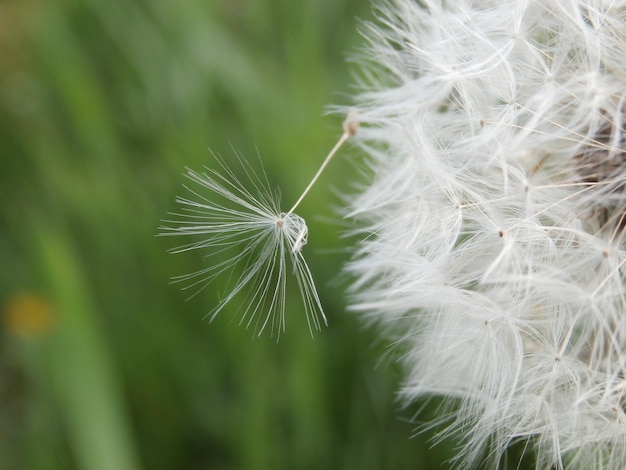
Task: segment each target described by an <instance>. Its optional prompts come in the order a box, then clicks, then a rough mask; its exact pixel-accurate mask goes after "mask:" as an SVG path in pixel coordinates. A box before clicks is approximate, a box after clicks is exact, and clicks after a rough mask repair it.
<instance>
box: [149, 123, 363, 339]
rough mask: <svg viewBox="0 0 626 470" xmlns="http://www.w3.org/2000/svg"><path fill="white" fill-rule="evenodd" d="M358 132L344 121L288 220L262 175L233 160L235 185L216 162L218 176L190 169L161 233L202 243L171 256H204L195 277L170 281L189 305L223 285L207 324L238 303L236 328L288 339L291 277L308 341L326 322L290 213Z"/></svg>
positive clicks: (300, 222)
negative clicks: (221, 281)
mask: <svg viewBox="0 0 626 470" xmlns="http://www.w3.org/2000/svg"><path fill="white" fill-rule="evenodd" d="M355 126H356V124H355V123H354V122H353V121H352V118H351V116H348V118H347V119H346V122H345V124H344V133H343V135H342V136H341V137H340V138H339V140H338V142H337V143H336V144H335V146H334V147H333V149H332V150H331V151H330V153H329V154H328V156H327V157H326V158H325V160H324V161H323V163H322V165H321V166H320V168H319V170H318V171H317V173H316V174H315V176H314V177H313V179H312V180H311V182H310V183H309V185H308V186H307V187H306V189H305V190H304V192H303V193H302V195H301V196H300V197H299V198H298V199H297V201H296V203H295V204H294V205H293V206H292V207H291V209H289V211H287V212H282V211H281V210H280V197H279V193H278V192H277V191H272V190H271V189H270V185H269V182H268V180H267V175H266V174H265V173H264V172H262V173H261V174H258V173H256V172H255V171H254V169H253V167H252V166H251V165H250V164H249V163H248V162H246V161H245V159H244V158H243V157H242V156H240V155H237V161H238V170H240V172H241V174H242V175H243V176H242V177H241V178H238V177H237V175H236V174H235V171H234V169H233V168H230V167H229V166H227V165H226V163H225V162H224V161H223V159H221V158H220V157H219V156H218V155H214V157H215V160H216V161H217V163H218V166H219V168H218V169H212V168H205V170H204V171H203V172H201V173H198V172H196V171H194V170H191V169H188V170H187V173H186V176H187V178H189V180H190V181H191V182H192V183H193V184H190V185H185V186H184V187H185V189H186V190H187V192H188V193H189V196H187V197H177V198H176V201H177V202H178V203H179V204H180V206H181V209H180V212H177V213H173V214H171V215H172V216H173V218H172V219H171V220H166V221H164V223H165V224H167V225H164V226H162V227H160V230H161V235H164V236H180V235H183V236H202V239H201V240H199V241H193V242H190V243H188V244H185V245H182V246H180V247H178V248H175V249H173V250H171V252H173V253H181V252H185V251H190V250H201V251H202V252H203V253H206V255H205V259H206V262H207V263H208V266H207V267H206V268H204V269H201V270H199V271H197V272H194V273H191V274H186V275H183V276H178V277H176V278H174V280H175V281H177V282H184V283H186V286H185V287H184V289H189V290H192V291H193V294H192V297H193V296H194V295H196V294H197V293H198V292H200V291H202V290H203V289H205V288H206V287H207V286H208V285H209V284H211V283H212V282H213V281H214V280H215V279H216V278H218V277H222V276H223V277H224V278H225V279H227V280H228V284H229V291H228V294H226V296H225V297H223V298H222V299H221V300H220V301H219V303H218V304H217V306H216V307H215V308H213V310H211V311H210V312H209V313H208V314H207V315H206V317H208V318H209V319H210V320H213V319H214V318H215V317H216V316H217V315H218V314H219V313H220V312H221V311H222V310H223V309H224V307H225V306H226V305H227V304H228V303H230V302H231V301H232V300H234V299H235V298H236V297H243V299H244V301H243V304H242V307H241V311H242V316H241V320H240V324H242V325H245V327H246V328H248V327H250V326H252V325H254V327H255V329H256V331H257V332H258V335H260V334H261V333H262V332H263V331H265V330H266V329H267V328H268V327H269V328H270V329H271V331H272V334H274V333H276V334H277V335H280V333H281V332H284V331H285V300H286V295H287V277H288V271H289V270H291V271H292V273H293V276H294V277H295V279H296V282H297V284H298V288H299V290H300V294H301V297H302V302H303V307H304V312H305V315H306V318H307V323H308V326H309V330H310V332H311V335H313V330H314V329H315V330H320V328H321V324H322V323H323V324H324V325H327V319H326V316H325V315H324V310H323V308H322V304H321V302H320V299H319V296H318V293H317V289H316V287H315V282H314V280H313V276H312V274H311V271H310V270H309V267H308V265H307V263H306V260H305V258H304V256H303V254H302V250H303V247H304V246H305V245H306V243H307V236H308V227H307V225H306V221H305V220H304V219H303V218H302V217H300V216H299V215H297V214H296V213H295V210H296V209H297V207H298V205H299V204H300V202H302V200H303V199H304V197H305V196H306V194H307V193H308V192H309V191H310V189H311V188H312V187H313V185H314V184H315V182H316V181H317V179H318V178H319V176H320V175H321V173H322V171H323V170H324V169H325V168H326V166H327V165H328V163H329V162H330V160H331V159H332V158H333V156H334V155H335V154H336V153H337V151H338V150H339V148H340V147H341V146H342V145H343V144H344V143H345V142H346V140H348V138H349V137H350V136H352V135H353V134H354V132H355V130H356V127H355Z"/></svg>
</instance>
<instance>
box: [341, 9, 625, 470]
mask: <svg viewBox="0 0 626 470" xmlns="http://www.w3.org/2000/svg"><path fill="white" fill-rule="evenodd" d="M378 18H379V19H378V23H377V24H374V25H367V26H366V28H365V35H366V37H367V39H368V46H367V51H366V54H367V56H368V58H369V61H368V62H367V63H366V64H365V67H364V68H363V71H362V74H361V79H360V86H361V89H362V92H361V93H360V94H359V95H358V96H357V97H356V100H355V102H356V103H355V105H356V107H357V108H358V109H359V123H360V127H359V132H358V135H357V136H356V137H355V139H356V140H355V144H356V145H358V146H360V147H361V148H362V150H363V151H364V153H365V154H366V155H367V158H368V161H367V166H368V168H369V169H370V170H371V172H370V174H371V176H370V179H369V181H367V183H366V184H364V185H363V187H362V189H361V191H359V193H358V194H356V195H355V197H354V200H353V201H352V204H351V207H350V211H349V215H350V216H351V217H353V218H354V219H356V220H357V221H359V222H360V223H361V224H362V227H363V229H362V231H363V234H364V237H363V242H362V243H361V244H360V245H359V246H358V247H357V248H356V251H355V256H354V259H353V261H352V262H351V263H350V264H349V266H348V268H347V269H348V271H349V272H350V273H352V274H353V275H354V278H355V281H354V283H353V293H354V301H353V308H354V309H355V310H356V311H359V312H362V313H363V315H364V316H365V318H366V319H367V321H368V322H370V323H371V324H373V325H376V326H377V327H378V328H379V329H380V331H381V332H382V333H383V334H384V335H386V336H387V337H388V338H390V340H392V341H393V342H394V344H396V345H397V348H398V349H399V351H400V352H399V354H400V356H401V358H402V361H403V363H404V366H405V377H404V383H403V385H402V388H401V397H402V398H403V399H404V401H405V403H407V404H410V403H413V402H416V401H418V400H420V399H422V398H425V397H431V396H441V397H443V398H444V400H445V403H446V404H447V405H448V406H447V408H446V409H447V410H448V413H447V414H445V415H442V416H441V419H440V421H439V422H438V423H433V425H436V424H439V425H442V424H445V428H444V430H443V431H442V433H441V434H440V436H446V435H456V436H458V437H459V438H460V439H461V442H462V447H461V448H460V451H459V454H458V456H457V457H456V459H455V464H456V465H457V466H459V467H462V468H473V467H474V466H476V465H477V464H479V463H481V462H482V463H487V464H489V465H488V466H490V467H494V468H495V467H497V465H498V464H499V463H500V462H501V460H502V458H503V455H504V454H505V452H506V449H507V448H508V446H509V445H510V444H511V443H512V442H515V441H517V440H525V441H527V445H526V449H527V450H528V451H529V452H530V451H531V450H532V451H533V452H534V454H535V459H536V462H537V468H565V467H567V468H581V469H583V468H591V467H594V468H610V469H621V468H624V467H626V420H624V414H625V413H624V410H625V409H626V395H625V394H626V382H625V380H626V379H625V377H626V315H625V313H626V295H625V287H624V269H625V265H626V235H625V233H624V232H625V230H624V229H625V227H626V222H625V220H626V215H625V213H626V144H625V141H626V137H625V136H626V126H625V125H624V116H625V114H626V113H625V111H624V110H625V109H626V107H625V101H626V90H625V88H624V83H626V62H625V61H624V57H626V46H625V44H626V4H625V3H624V2H608V1H606V2H605V1H599V0H575V1H569V0H547V1H545V2H538V1H535V0H524V1H517V0H516V1H513V0H500V1H483V2H473V1H469V0H468V1H458V2H448V1H444V0H432V1H431V0H429V1H425V2H416V1H409V0H393V1H388V2H383V3H382V6H381V8H380V10H379V11H378Z"/></svg>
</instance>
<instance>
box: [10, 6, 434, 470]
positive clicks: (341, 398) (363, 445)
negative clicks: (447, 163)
mask: <svg viewBox="0 0 626 470" xmlns="http://www.w3.org/2000/svg"><path fill="white" fill-rule="evenodd" d="M371 15H372V14H371V12H370V11H369V4H368V2H367V1H366V0H306V1H305V0H303V1H293V0H209V1H201V0H181V1H172V0H133V1H127V0H47V1H44V0H14V1H12V0H0V54H1V56H0V57H1V61H0V162H1V167H0V196H1V197H2V202H1V205H0V260H1V262H2V269H0V302H1V304H2V305H1V308H2V330H1V338H0V340H1V343H0V469H73V468H76V469H103V470H104V469H116V470H117V469H119V470H125V469H140V468H142V469H295V468H297V469H322V468H333V469H364V470H365V469H381V468H394V469H402V468H418V469H419V468H435V467H437V466H438V465H439V462H441V461H443V460H444V459H445V458H446V456H445V455H443V454H441V450H440V449H438V448H436V449H435V450H432V449H428V445H427V444H426V443H425V442H424V439H423V438H421V437H420V438H413V439H411V438H410V437H411V435H412V434H413V431H414V425H413V424H410V423H409V422H407V421H406V420H405V418H410V413H411V412H410V411H407V410H400V409H399V408H398V405H397V403H396V402H395V399H394V390H395V389H396V387H397V386H398V382H399V380H400V376H399V373H398V371H397V370H396V368H395V366H394V365H393V363H391V361H388V360H384V359H383V358H384V356H385V353H386V346H387V345H386V344H385V343H384V342H381V341H377V335H376V333H375V332H372V331H368V330H367V329H364V328H363V327H362V325H361V322H360V321H359V319H358V318H356V317H355V316H354V315H353V314H350V313H347V312H346V309H345V305H346V304H345V303H346V299H345V296H344V295H345V290H346V285H347V281H346V280H344V279H342V277H341V275H340V273H341V268H342V263H343V262H344V261H345V260H346V259H347V257H348V255H347V254H346V246H347V245H348V244H349V241H346V240H345V239H343V238H341V236H342V234H343V231H344V229H345V227H343V226H342V223H341V221H340V220H338V217H337V216H336V210H335V208H336V207H337V206H338V205H340V204H341V198H340V197H339V196H337V192H348V191H349V190H350V186H349V181H350V180H352V179H353V175H355V173H356V170H355V163H354V162H351V160H353V159H358V158H359V157H358V153H357V152H356V151H355V150H354V149H349V148H348V149H347V150H346V149H344V150H343V151H342V152H341V154H340V156H339V157H338V158H337V159H336V160H335V161H333V162H332V164H331V166H330V167H329V170H328V172H327V173H326V174H325V175H324V177H323V178H322V180H321V181H320V183H318V185H317V186H316V187H315V189H314V190H313V192H312V193H311V195H310V196H309V198H308V199H307V200H305V201H304V203H303V204H302V205H301V207H300V209H299V211H298V212H299V213H300V214H301V215H303V216H304V217H306V218H307V220H308V222H309V230H310V240H309V244H308V245H307V247H306V255H307V259H308V261H309V264H310V267H311V270H312V272H313V274H314V276H315V278H316V279H317V283H318V288H319V291H320V295H321V297H322V302H323V304H324V306H325V309H326V313H327V316H328V318H329V323H330V326H329V327H328V328H324V329H323V331H321V332H319V333H317V334H316V336H315V339H311V338H310V335H309V331H308V329H307V326H306V322H305V319H304V315H303V314H302V311H301V308H300V303H299V302H298V299H297V292H290V295H291V296H292V297H291V298H290V300H289V302H288V312H287V331H286V334H283V335H282V336H281V339H280V341H279V342H278V343H277V342H276V338H271V337H270V336H269V335H264V336H262V337H260V338H255V337H254V334H253V333H254V332H253V331H252V330H245V329H243V328H241V327H240V326H238V325H237V318H236V312H234V311H231V312H229V311H224V312H222V313H221V314H220V316H219V317H218V319H217V320H216V321H215V322H213V323H210V324H209V323H208V322H207V321H203V320H202V317H203V316H204V315H205V314H206V313H207V312H209V311H210V310H211V308H212V307H213V306H214V305H215V303H216V300H217V292H218V291H219V285H217V284H216V285H215V286H212V288H210V289H207V290H205V291H203V292H202V293H201V294H200V295H198V296H196V297H194V298H193V299H191V300H189V301H186V298H187V296H188V294H186V293H184V292H181V291H180V286H178V285H172V284H170V282H169V279H170V277H171V276H174V275H177V274H184V273H188V272H191V271H194V270H197V269H199V268H200V267H201V266H202V262H203V260H202V257H201V256H200V255H199V254H198V253H186V254H180V255H171V254H167V253H166V251H167V249H169V248H172V247H173V246H175V245H176V243H177V242H178V241H182V240H174V239H171V238H159V237H155V234H156V233H157V232H158V229H157V227H158V226H159V224H160V219H162V218H165V217H166V214H167V212H168V211H172V210H175V209H176V205H175V203H174V198H175V196H176V195H177V194H180V193H181V185H182V183H183V182H184V178H183V176H182V173H183V171H184V167H185V166H189V167H191V168H194V169H201V167H202V165H203V164H211V157H210V153H209V149H211V150H212V151H215V152H216V153H220V154H221V155H222V156H223V157H224V158H226V159H228V158H232V148H235V149H237V150H238V151H240V152H241V153H242V154H243V155H246V156H254V157H255V158H256V155H257V151H258V153H260V154H261V156H262V158H263V162H264V165H265V168H266V170H267V173H268V178H269V180H270V181H271V182H272V183H274V184H275V185H276V186H278V187H280V188H281V191H282V194H283V201H284V202H285V203H286V204H289V203H290V202H292V201H293V200H294V199H295V198H296V197H297V196H298V195H299V192H300V191H301V190H302V189H303V188H304V186H305V185H306V183H307V182H308V180H309V178H310V177H311V176H312V175H313V173H314V172H315V170H316V169H317V166H318V165H319V163H320V162H321V161H322V159H323V158H324V156H325V155H326V152H327V151H328V150H329V149H330V147H331V146H332V145H333V144H334V142H335V139H336V138H337V137H338V136H339V135H340V134H341V118H340V117H336V116H330V117H329V116H324V110H325V107H326V106H327V105H329V104H333V103H348V102H349V99H348V98H347V97H346V95H347V94H348V93H349V92H350V91H351V85H350V84H351V79H350V71H351V67H352V66H351V65H350V64H348V63H347V62H346V57H347V56H349V55H351V54H352V53H353V52H354V51H355V50H356V49H357V47H359V45H360V44H361V43H362V39H361V38H360V36H359V35H358V33H357V18H361V19H367V18H370V17H371ZM356 166H358V163H357V164H356ZM292 286H293V283H292ZM296 290H297V289H296ZM381 364H382V365H381Z"/></svg>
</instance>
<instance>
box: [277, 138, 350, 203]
mask: <svg viewBox="0 0 626 470" xmlns="http://www.w3.org/2000/svg"><path fill="white" fill-rule="evenodd" d="M353 135H354V132H351V131H350V130H348V129H346V130H345V131H344V133H343V135H342V136H341V137H340V138H339V140H338V141H337V143H336V144H335V146H334V147H333V149H332V150H331V151H330V153H329V154H328V155H327V156H326V158H325V159H324V162H323V163H322V165H321V166H320V167H319V170H317V173H315V176H314V177H313V179H312V180H311V182H310V183H309V185H308V186H307V187H306V189H305V190H304V192H303V193H302V194H301V195H300V197H299V198H298V200H297V201H296V203H295V204H294V205H293V207H292V208H291V209H289V211H288V212H287V215H289V214H291V213H292V212H293V211H295V210H296V207H298V205H299V204H300V202H302V199H304V196H306V195H307V193H308V192H309V190H310V189H311V188H312V187H313V185H314V184H315V182H316V181H317V179H318V178H319V177H320V175H321V174H322V171H324V168H326V166H327V165H328V162H330V160H331V159H332V158H333V156H334V155H335V154H336V153H337V150H339V149H340V148H341V146H342V145H343V144H344V143H345V141H346V140H348V139H349V138H350V137H351V136H353Z"/></svg>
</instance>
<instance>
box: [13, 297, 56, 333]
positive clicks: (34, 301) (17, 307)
mask: <svg viewBox="0 0 626 470" xmlns="http://www.w3.org/2000/svg"><path fill="white" fill-rule="evenodd" d="M53 317H54V315H53V313H52V306H51V305H50V303H49V302H48V301H47V300H46V299H45V298H44V297H43V296H42V295H40V294H36V293H22V294H15V295H13V296H12V297H10V298H9V299H8V300H7V302H6V304H5V306H4V309H3V315H2V320H3V323H4V326H5V328H6V329H7V330H8V331H9V332H11V333H13V334H15V335H17V336H22V337H25V338H28V337H36V336H42V335H44V334H46V333H47V332H48V331H50V329H51V328H52V324H53Z"/></svg>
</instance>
